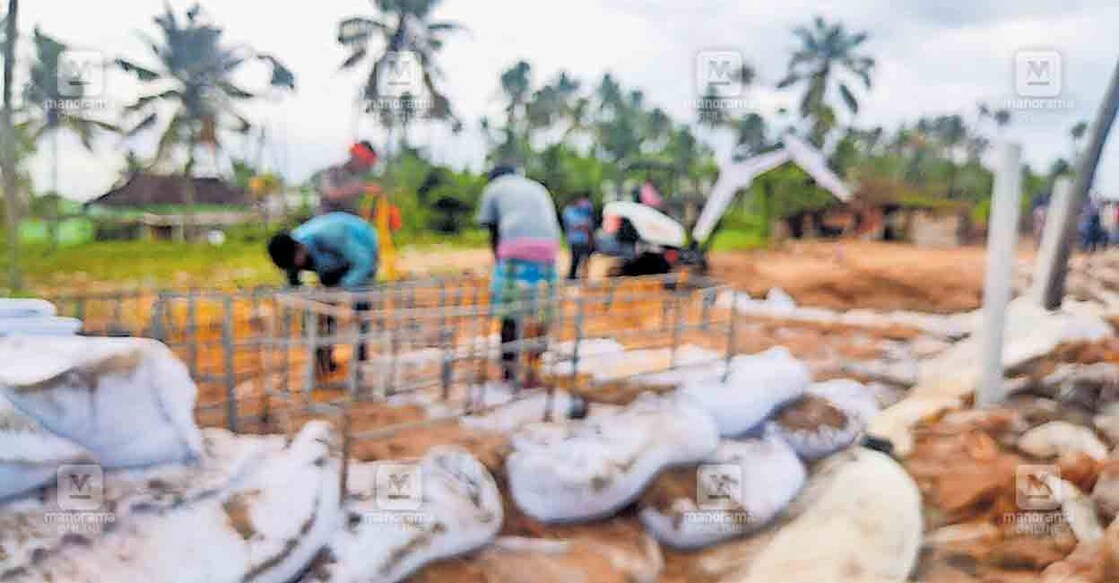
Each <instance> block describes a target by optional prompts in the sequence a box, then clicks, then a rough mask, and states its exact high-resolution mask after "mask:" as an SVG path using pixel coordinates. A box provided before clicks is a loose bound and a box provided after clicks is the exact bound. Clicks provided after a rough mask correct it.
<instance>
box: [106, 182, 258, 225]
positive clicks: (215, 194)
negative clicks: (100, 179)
mask: <svg viewBox="0 0 1119 583" xmlns="http://www.w3.org/2000/svg"><path fill="white" fill-rule="evenodd" d="M192 184H193V191H194V192H193V193H191V186H192ZM192 199H193V204H191V203H190V201H191V200H192ZM85 206H86V209H87V210H89V213H90V215H91V216H93V217H96V218H97V225H98V229H97V230H98V232H97V238H99V239H140V238H152V239H176V240H184V239H187V238H193V237H196V236H198V235H199V234H200V233H202V232H204V231H207V230H210V229H214V228H222V227H228V226H231V225H239V224H242V223H246V222H250V221H253V220H255V218H256V215H257V213H256V212H255V211H254V210H253V206H252V200H251V199H250V197H249V195H248V194H247V193H246V192H245V191H244V190H243V189H240V188H238V187H236V186H234V185H232V184H229V183H227V182H225V181H223V180H221V179H220V178H213V177H204V178H194V179H193V180H191V181H189V182H188V181H187V179H186V178H184V177H182V176H163V175H157V174H147V173H137V174H134V175H132V176H131V177H130V178H129V179H128V180H127V181H126V182H125V183H124V184H121V185H119V186H116V187H114V188H113V189H112V190H110V191H109V192H106V193H105V194H103V195H101V196H99V197H97V198H95V199H93V200H91V201H89V202H87V203H86V205H85Z"/></svg>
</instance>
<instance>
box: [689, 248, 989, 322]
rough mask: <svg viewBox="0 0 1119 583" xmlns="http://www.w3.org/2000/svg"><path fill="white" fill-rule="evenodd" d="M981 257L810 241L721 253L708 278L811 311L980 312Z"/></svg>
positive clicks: (974, 251)
mask: <svg viewBox="0 0 1119 583" xmlns="http://www.w3.org/2000/svg"><path fill="white" fill-rule="evenodd" d="M984 253H985V250H984V248H982V247H961V248H957V249H924V248H920V247H915V246H912V245H902V244H889V243H874V242H867V241H843V242H838V243H830V242H829V243H825V242H810V243H791V244H787V245H785V246H783V247H782V248H780V249H776V250H770V251H756V252H739V253H719V254H716V255H715V256H714V257H712V260H711V267H712V275H714V276H715V277H717V278H719V279H723V280H725V281H727V282H728V283H730V284H732V285H733V286H734V287H736V288H738V289H740V290H743V291H746V292H749V293H750V294H751V295H752V296H755V297H757V296H764V295H765V293H766V292H767V291H768V290H769V289H770V288H772V287H780V288H782V289H784V290H785V291H786V292H788V293H789V295H791V296H793V298H794V299H796V301H797V302H799V303H801V304H805V305H811V306H820V307H826V308H832V309H852V308H870V309H879V310H895V309H905V310H918V311H926V312H941V313H946V312H959V311H964V310H972V309H975V308H977V307H979V303H980V299H981V297H982V289H983V268H984V260H985V256H984Z"/></svg>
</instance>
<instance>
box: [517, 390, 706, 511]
mask: <svg viewBox="0 0 1119 583" xmlns="http://www.w3.org/2000/svg"><path fill="white" fill-rule="evenodd" d="M718 441H719V435H718V431H717V429H716V427H715V424H714V422H713V421H712V419H711V417H710V416H709V415H708V414H707V413H706V412H704V411H703V410H702V409H700V408H698V407H696V406H695V405H694V404H693V403H691V402H689V401H688V400H687V399H684V398H680V397H678V396H663V397H660V396H656V395H653V394H651V393H645V394H643V395H641V396H640V397H639V398H638V399H637V400H636V401H634V402H633V403H632V404H631V405H630V406H628V407H626V408H625V409H623V410H621V411H619V412H617V413H616V414H614V415H609V416H604V417H594V418H589V419H585V420H582V421H571V422H568V423H539V424H534V425H529V426H526V427H525V428H523V429H522V430H521V431H520V432H518V433H516V434H515V435H514V436H513V438H512V443H513V452H512V453H511V454H510V455H509V457H508V458H507V459H506V461H505V469H506V473H507V474H508V479H509V490H510V493H511V494H512V496H513V500H514V501H515V502H516V504H517V506H518V507H519V508H520V509H521V510H523V511H524V512H525V513H526V514H528V515H529V516H532V517H533V518H536V519H537V520H540V521H543V522H568V521H578V520H591V519H595V518H601V517H604V516H609V515H611V514H613V513H615V512H617V511H618V510H619V509H621V508H622V507H624V506H626V505H627V504H629V503H630V502H633V501H634V500H635V499H636V498H637V496H639V495H640V494H641V492H642V491H643V490H644V489H645V486H646V485H647V484H648V483H649V481H650V480H652V479H653V478H654V477H655V476H656V475H657V473H659V472H660V471H661V470H662V469H664V468H666V467H670V466H673V465H681V464H695V463H698V462H700V461H702V460H703V459H705V458H706V457H707V456H708V455H710V454H711V453H712V452H713V451H714V450H715V447H716V446H717V445H718Z"/></svg>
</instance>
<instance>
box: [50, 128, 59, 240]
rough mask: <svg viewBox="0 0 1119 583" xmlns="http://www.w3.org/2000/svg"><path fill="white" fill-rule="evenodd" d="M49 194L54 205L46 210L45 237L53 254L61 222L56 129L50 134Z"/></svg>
mask: <svg viewBox="0 0 1119 583" xmlns="http://www.w3.org/2000/svg"><path fill="white" fill-rule="evenodd" d="M51 194H53V195H54V198H53V199H52V200H53V201H54V203H53V204H52V205H51V206H50V208H49V209H47V212H49V213H50V214H49V216H47V235H48V236H49V237H50V250H51V251H52V252H53V251H55V250H56V249H58V230H59V229H58V227H59V222H61V217H60V216H59V215H60V213H61V211H62V208H61V204H60V203H61V201H62V198H61V195H59V194H58V128H55V130H54V131H52V132H51Z"/></svg>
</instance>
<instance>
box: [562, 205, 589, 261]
mask: <svg viewBox="0 0 1119 583" xmlns="http://www.w3.org/2000/svg"><path fill="white" fill-rule="evenodd" d="M562 218H563V231H564V234H565V235H566V236H567V246H568V248H569V249H570V251H571V268H570V269H568V270H567V279H569V280H573V279H576V278H577V277H579V267H580V266H584V265H586V264H587V260H588V259H590V256H591V253H592V252H594V206H593V205H592V204H591V201H590V200H589V199H587V198H580V199H579V200H576V201H574V202H571V203H569V204H568V205H567V206H565V207H563V217H562Z"/></svg>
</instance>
